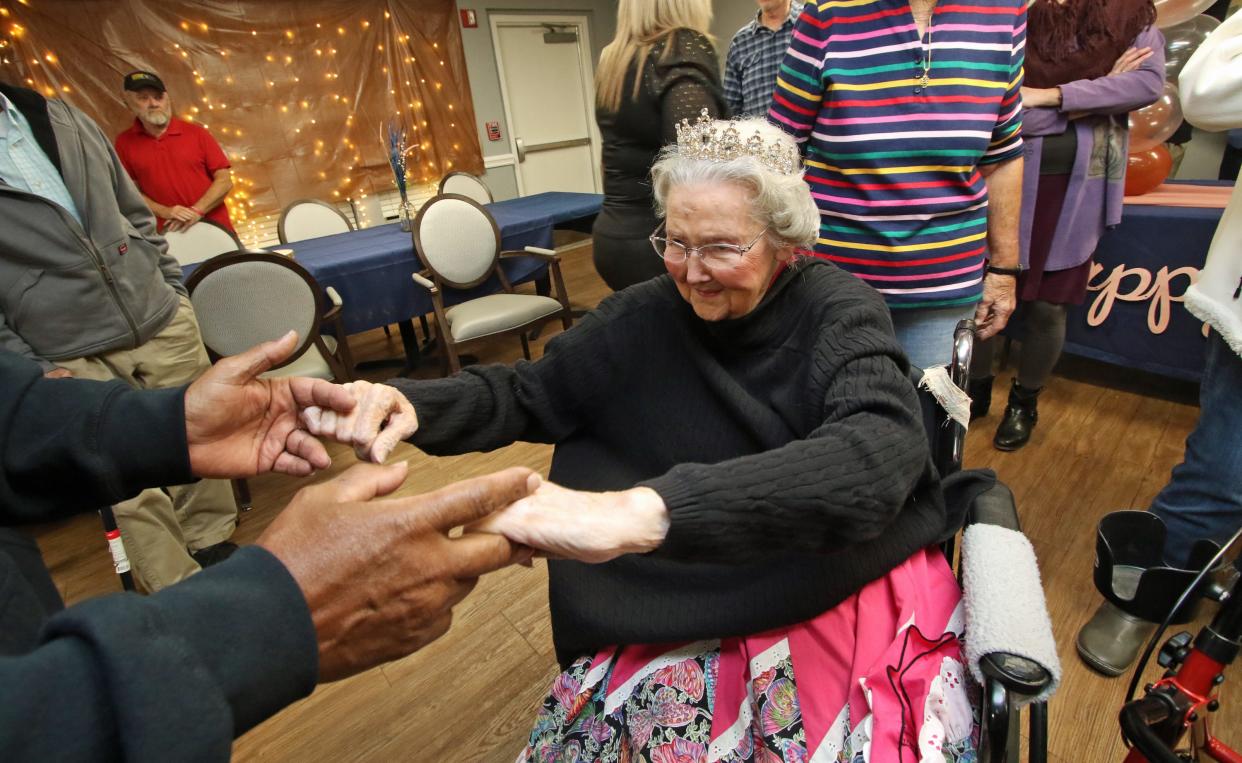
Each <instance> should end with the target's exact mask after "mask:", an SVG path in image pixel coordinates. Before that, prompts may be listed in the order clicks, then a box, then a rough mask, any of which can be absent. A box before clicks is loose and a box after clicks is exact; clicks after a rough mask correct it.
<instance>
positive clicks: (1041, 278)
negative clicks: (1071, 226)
mask: <svg viewBox="0 0 1242 763" xmlns="http://www.w3.org/2000/svg"><path fill="white" fill-rule="evenodd" d="M1069 180H1070V176H1069V175H1040V176H1039V191H1038V193H1037V195H1036V197H1035V219H1034V220H1033V221H1032V223H1031V248H1030V258H1029V260H1030V261H1029V263H1028V264H1029V269H1028V270H1025V271H1023V272H1022V275H1020V276H1018V298H1019V299H1020V300H1021V301H1023V302H1035V301H1036V300H1039V301H1042V302H1051V303H1053V304H1058V305H1081V304H1082V303H1083V300H1085V299H1086V298H1087V280H1088V279H1089V278H1090V277H1091V260H1090V259H1088V260H1087V261H1086V262H1084V263H1082V264H1081V265H1078V266H1077V267H1072V268H1068V269H1066V270H1044V267H1045V266H1046V265H1047V264H1048V254H1049V252H1051V251H1052V240H1053V238H1054V237H1055V236H1056V232H1057V221H1058V220H1060V219H1061V207H1062V206H1064V204H1065V192H1066V190H1067V189H1068V188H1069Z"/></svg>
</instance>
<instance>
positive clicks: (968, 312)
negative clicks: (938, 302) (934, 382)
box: [889, 305, 975, 368]
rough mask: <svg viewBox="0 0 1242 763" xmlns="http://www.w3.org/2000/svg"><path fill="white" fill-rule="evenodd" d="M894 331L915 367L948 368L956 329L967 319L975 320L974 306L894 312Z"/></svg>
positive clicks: (892, 311)
mask: <svg viewBox="0 0 1242 763" xmlns="http://www.w3.org/2000/svg"><path fill="white" fill-rule="evenodd" d="M889 312H891V313H892V315H893V331H894V332H896V334H897V341H898V342H899V343H900V344H901V347H902V349H903V350H905V351H906V357H908V358H909V359H910V363H911V365H915V366H918V367H919V368H931V367H932V366H947V365H948V364H949V361H950V360H951V359H952V358H953V329H955V328H957V322H958V321H960V320H962V319H963V318H973V317H975V306H974V305H958V306H957V307H936V308H931V309H929V310H920V309H917V308H916V309H913V310H890V311H889Z"/></svg>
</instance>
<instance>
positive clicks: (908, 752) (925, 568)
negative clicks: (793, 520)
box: [518, 549, 978, 763]
mask: <svg viewBox="0 0 1242 763" xmlns="http://www.w3.org/2000/svg"><path fill="white" fill-rule="evenodd" d="M962 625H963V622H962V610H961V596H960V591H959V589H958V586H957V581H956V580H955V579H954V577H953V574H952V572H951V571H950V570H949V567H948V565H947V564H946V563H945V560H944V557H943V555H941V554H940V553H939V551H937V550H935V549H928V550H926V551H920V552H919V553H916V554H915V555H914V556H912V557H910V558H909V559H907V560H906V561H905V562H903V563H902V564H901V565H899V566H898V567H896V568H895V569H893V570H892V571H891V572H889V573H888V575H886V576H885V577H883V578H880V579H879V580H876V581H874V582H872V583H870V584H868V585H867V586H866V587H864V588H863V589H862V590H860V591H859V592H858V593H856V594H855V595H854V596H852V597H850V598H849V599H847V600H845V601H844V602H842V603H841V604H839V605H837V606H836V607H834V608H832V609H831V610H829V611H827V612H825V613H823V614H822V615H819V616H818V617H816V618H814V619H813V620H809V621H807V622H804V623H799V624H798V625H794V626H791V627H787V628H779V629H776V630H772V631H768V632H766V633H761V634H757V635H754V636H747V637H743V638H725V639H719V640H712V641H698V642H694V643H685V644H665V645H653V644H644V645H638V646H624V647H611V648H608V649H604V650H602V651H601V652H599V653H598V654H596V655H594V656H592V657H583V658H582V659H580V660H578V661H577V662H575V663H574V664H573V665H572V666H570V668H569V670H567V671H565V672H564V673H562V674H560V675H559V676H557V678H556V680H555V681H554V682H553V684H552V691H551V694H550V695H549V696H548V698H547V699H546V700H545V701H544V704H543V708H542V709H541V710H540V712H539V716H538V718H537V719H536V722H535V728H534V729H533V730H532V731H531V735H530V741H529V743H528V744H527V746H526V749H525V750H523V751H522V754H521V755H519V756H518V760H519V761H537V762H538V763H552V762H553V761H555V762H556V763H576V762H577V761H625V762H630V761H632V762H633V763H639V762H640V761H642V762H644V763H706V762H707V761H728V762H729V763H735V762H737V763H740V762H742V761H748V762H749V761H754V762H755V763H793V762H794V761H800V762H801V761H810V762H811V763H818V762H819V761H832V762H833V763H838V762H839V761H847V762H848V763H866V762H868V761H874V762H875V763H890V762H892V763H899V762H900V761H910V762H911V763H914V762H915V761H918V762H920V763H927V762H928V761H935V763H941V762H942V761H947V762H948V763H959V762H962V763H965V762H968V761H969V762H972V763H973V761H974V760H975V747H976V743H977V741H978V729H977V727H976V726H975V719H974V712H973V710H972V698H973V695H974V689H973V685H972V684H970V682H969V679H968V676H967V672H966V670H965V668H964V666H963V664H962V655H961V640H960V639H961V634H962Z"/></svg>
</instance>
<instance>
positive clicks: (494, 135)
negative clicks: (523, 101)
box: [487, 122, 500, 141]
mask: <svg viewBox="0 0 1242 763" xmlns="http://www.w3.org/2000/svg"><path fill="white" fill-rule="evenodd" d="M487 139H488V140H491V141H497V140H500V122H488V123H487Z"/></svg>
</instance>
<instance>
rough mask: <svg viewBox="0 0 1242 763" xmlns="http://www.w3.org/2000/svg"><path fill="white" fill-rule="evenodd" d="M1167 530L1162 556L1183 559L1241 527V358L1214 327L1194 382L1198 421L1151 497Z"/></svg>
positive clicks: (1179, 560)
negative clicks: (1201, 541) (1169, 474)
mask: <svg viewBox="0 0 1242 763" xmlns="http://www.w3.org/2000/svg"><path fill="white" fill-rule="evenodd" d="M1151 511H1152V513H1153V514H1155V515H1156V516H1158V517H1160V518H1161V519H1162V520H1164V523H1165V525H1166V526H1167V527H1168V529H1169V535H1168V540H1167V541H1166V542H1165V557H1166V558H1167V559H1168V561H1169V562H1172V563H1175V564H1184V563H1186V560H1187V558H1188V557H1189V554H1190V549H1191V547H1192V546H1193V545H1194V542H1195V541H1196V540H1199V539H1200V538H1207V539H1209V540H1214V541H1216V542H1217V543H1222V544H1223V543H1224V542H1225V541H1226V540H1228V539H1229V537H1230V536H1231V535H1233V534H1234V533H1235V532H1237V530H1238V527H1239V526H1242V358H1239V357H1238V355H1237V354H1236V353H1234V351H1233V350H1232V349H1230V347H1229V345H1228V344H1226V343H1225V340H1223V339H1221V338H1220V335H1219V334H1217V333H1216V332H1215V331H1213V332H1212V335H1211V336H1210V337H1208V347H1207V363H1206V365H1205V366H1204V369H1203V379H1202V381H1201V382H1200V384H1199V423H1197V424H1196V425H1195V428H1194V430H1193V431H1191V433H1190V436H1189V437H1187V438H1186V455H1184V456H1183V457H1182V463H1181V464H1179V465H1178V466H1176V467H1175V468H1174V469H1173V478H1172V479H1170V480H1169V484H1167V485H1165V486H1164V489H1163V490H1161V491H1160V495H1157V496H1156V499H1155V500H1154V501H1152V504H1151Z"/></svg>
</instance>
